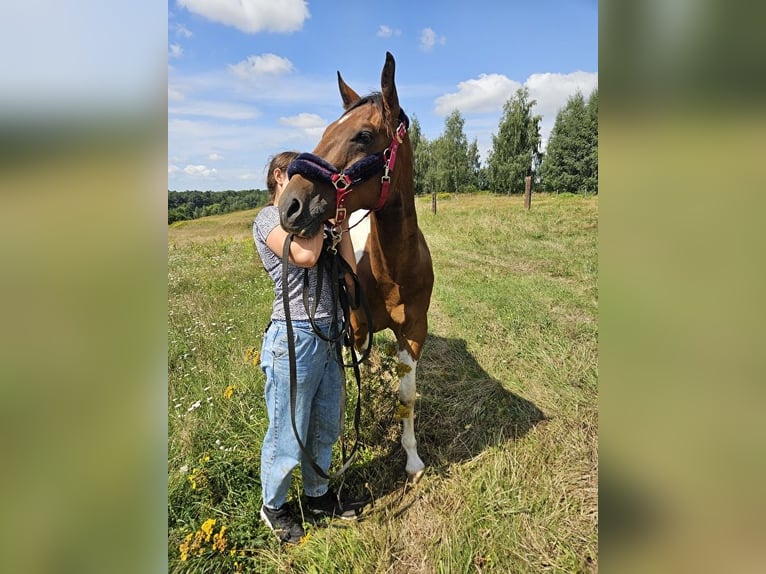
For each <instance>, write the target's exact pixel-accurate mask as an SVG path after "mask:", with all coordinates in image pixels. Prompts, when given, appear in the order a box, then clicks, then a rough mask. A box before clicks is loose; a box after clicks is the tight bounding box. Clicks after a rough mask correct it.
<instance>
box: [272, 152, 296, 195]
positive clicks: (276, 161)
mask: <svg viewBox="0 0 766 574" xmlns="http://www.w3.org/2000/svg"><path fill="white" fill-rule="evenodd" d="M296 157H298V152H297V151H283V152H280V153H278V154H276V155H274V156H272V157H271V159H270V160H269V166H268V168H267V170H268V171H267V173H266V187H267V188H268V189H269V203H274V195H276V193H277V179H276V178H275V177H274V170H275V169H279V170H281V171H283V172H285V173H287V166H288V165H290V162H291V161H293V160H294V159H295V158H296Z"/></svg>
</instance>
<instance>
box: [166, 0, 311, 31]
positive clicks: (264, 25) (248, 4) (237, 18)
mask: <svg viewBox="0 0 766 574" xmlns="http://www.w3.org/2000/svg"><path fill="white" fill-rule="evenodd" d="M177 3H178V5H179V6H183V7H184V8H186V9H188V10H189V11H190V12H194V13H195V14H199V15H200V16H204V17H205V18H207V19H208V20H212V21H213V22H220V23H221V24H226V25H227V26H233V27H235V28H238V29H239V30H242V31H243V32H248V33H251V34H255V33H256V32H295V31H296V30H300V29H301V28H302V27H303V22H304V21H305V20H306V19H307V18H309V17H310V16H311V14H310V13H309V9H308V6H307V4H306V2H305V0H280V1H279V2H274V0H177Z"/></svg>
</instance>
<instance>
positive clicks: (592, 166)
mask: <svg viewBox="0 0 766 574" xmlns="http://www.w3.org/2000/svg"><path fill="white" fill-rule="evenodd" d="M540 172H541V177H542V186H543V187H544V188H545V189H548V190H550V191H557V192H559V191H560V192H571V193H584V192H596V191H598V92H597V91H594V92H593V93H592V94H591V96H590V98H589V101H588V102H587V103H586V101H585V98H584V97H583V95H582V93H581V92H579V91H578V92H577V93H576V94H575V95H573V96H571V97H570V98H569V100H567V103H566V105H565V106H564V107H563V108H562V109H561V110H559V112H558V114H556V121H555V123H554V124H553V130H552V131H551V137H550V140H549V141H548V147H547V149H546V152H545V159H544V160H543V164H542V166H541V169H540Z"/></svg>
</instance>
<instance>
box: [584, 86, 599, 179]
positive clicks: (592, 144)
mask: <svg viewBox="0 0 766 574" xmlns="http://www.w3.org/2000/svg"><path fill="white" fill-rule="evenodd" d="M587 163H588V178H587V180H586V182H585V183H586V186H585V189H586V190H593V191H594V192H595V193H598V88H596V89H595V90H593V91H592V92H591V94H590V97H589V98H588V160H587Z"/></svg>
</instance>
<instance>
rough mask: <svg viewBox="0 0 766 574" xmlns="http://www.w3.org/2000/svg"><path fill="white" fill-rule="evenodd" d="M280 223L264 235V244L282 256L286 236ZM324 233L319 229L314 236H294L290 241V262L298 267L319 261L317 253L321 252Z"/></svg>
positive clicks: (311, 265) (308, 265)
mask: <svg viewBox="0 0 766 574" xmlns="http://www.w3.org/2000/svg"><path fill="white" fill-rule="evenodd" d="M287 235H288V234H287V231H285V230H284V229H283V228H282V226H281V225H277V226H276V227H275V228H274V229H272V230H271V232H270V233H269V235H268V236H267V237H266V245H268V246H269V249H271V250H272V251H273V252H274V253H276V254H277V256H279V258H280V259H281V258H282V251H283V250H284V246H285V238H286V237H287ZM323 240H324V234H323V233H322V232H321V231H320V232H319V233H317V234H316V235H315V236H314V237H299V236H297V235H296V236H294V237H293V241H292V243H290V263H292V264H293V265H297V266H298V267H313V266H314V265H316V264H317V261H319V255H320V254H321V253H322V245H323Z"/></svg>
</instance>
